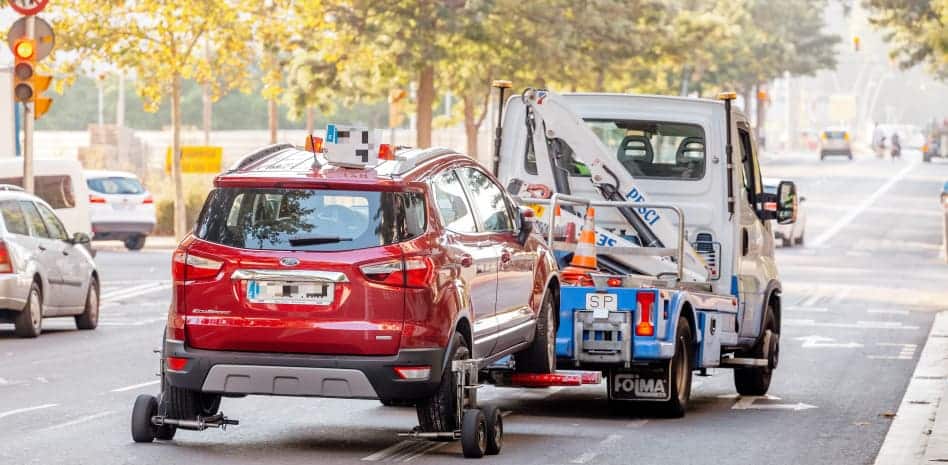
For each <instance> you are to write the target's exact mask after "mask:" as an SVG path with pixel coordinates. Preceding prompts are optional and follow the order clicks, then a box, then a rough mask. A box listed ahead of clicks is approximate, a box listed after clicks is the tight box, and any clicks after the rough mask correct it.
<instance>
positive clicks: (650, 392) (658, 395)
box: [609, 366, 671, 401]
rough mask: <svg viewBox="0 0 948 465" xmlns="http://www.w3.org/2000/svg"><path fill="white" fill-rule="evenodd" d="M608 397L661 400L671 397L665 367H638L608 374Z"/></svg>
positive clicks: (667, 373) (667, 372) (667, 371)
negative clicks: (633, 369) (628, 370)
mask: <svg viewBox="0 0 948 465" xmlns="http://www.w3.org/2000/svg"><path fill="white" fill-rule="evenodd" d="M609 376H610V377H611V379H610V383H609V386H610V390H609V398H610V399H619V400H651V401H662V400H668V399H670V398H671V384H670V382H671V380H670V378H669V370H668V368H666V367H660V366H659V367H640V368H637V369H636V370H635V371H633V372H622V371H614V372H612V373H611V374H610V375H609Z"/></svg>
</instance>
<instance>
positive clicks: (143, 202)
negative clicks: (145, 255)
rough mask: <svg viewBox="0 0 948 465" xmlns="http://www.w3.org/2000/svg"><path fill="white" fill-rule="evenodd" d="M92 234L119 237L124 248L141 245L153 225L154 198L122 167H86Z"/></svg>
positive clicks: (101, 236)
mask: <svg viewBox="0 0 948 465" xmlns="http://www.w3.org/2000/svg"><path fill="white" fill-rule="evenodd" d="M85 176H86V184H87V185H88V187H89V216H90V221H91V222H92V232H93V236H92V238H93V239H95V240H119V241H123V242H124V243H125V247H126V248H127V249H128V250H139V249H141V248H142V247H144V246H145V238H146V237H148V235H149V234H151V232H152V231H153V230H154V229H155V201H154V198H152V196H151V194H150V193H149V192H148V191H147V190H146V189H145V187H144V186H143V185H142V183H141V181H140V180H139V179H138V177H137V176H135V175H134V174H132V173H125V172H122V171H91V170H90V171H86V172H85Z"/></svg>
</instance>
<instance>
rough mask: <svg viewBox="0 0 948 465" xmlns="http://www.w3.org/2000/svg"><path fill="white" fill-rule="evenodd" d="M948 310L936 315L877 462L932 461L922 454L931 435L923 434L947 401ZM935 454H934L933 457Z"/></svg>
mask: <svg viewBox="0 0 948 465" xmlns="http://www.w3.org/2000/svg"><path fill="white" fill-rule="evenodd" d="M945 336H948V311H943V312H940V313H938V314H937V315H935V321H934V322H933V323H932V329H931V331H930V332H929V333H928V340H927V342H925V348H924V349H922V354H921V356H920V357H919V359H918V364H917V365H916V366H915V372H914V373H912V380H911V381H909V385H908V388H906V389H905V395H904V396H903V397H902V402H901V403H900V404H899V410H898V412H897V413H896V415H895V419H894V420H893V421H892V425H891V426H890V427H889V432H888V433H886V436H885V440H884V441H883V442H882V447H881V448H880V449H879V455H877V456H876V461H875V464H876V465H888V464H891V463H930V462H929V461H927V460H925V459H926V457H923V455H924V454H925V452H924V451H925V450H926V445H927V444H928V441H929V440H930V438H932V437H934V436H928V435H926V434H922V432H923V431H930V430H932V429H933V428H934V419H935V413H936V411H937V409H938V407H939V404H941V403H943V402H944V397H943V395H944V393H945V378H946V377H948V363H945V362H944V361H945V360H946V359H948V337H945ZM933 458H934V457H933Z"/></svg>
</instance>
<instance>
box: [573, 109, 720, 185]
mask: <svg viewBox="0 0 948 465" xmlns="http://www.w3.org/2000/svg"><path fill="white" fill-rule="evenodd" d="M586 123H587V124H589V127H590V128H592V130H593V132H594V133H596V136H598V137H599V140H601V141H602V143H603V144H605V146H606V147H607V148H609V149H610V150H611V151H612V153H615V154H616V158H617V159H618V160H619V163H621V164H622V166H624V167H625V169H626V170H627V171H628V172H629V174H631V175H632V176H635V177H640V178H654V179H674V180H682V179H685V180H698V179H701V178H703V177H704V170H705V159H706V156H705V147H704V140H705V139H704V130H703V129H702V128H701V126H698V125H693V124H681V123H663V122H655V121H631V120H612V119H587V120H586Z"/></svg>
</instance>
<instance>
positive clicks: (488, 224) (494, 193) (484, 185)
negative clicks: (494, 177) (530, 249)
mask: <svg viewBox="0 0 948 465" xmlns="http://www.w3.org/2000/svg"><path fill="white" fill-rule="evenodd" d="M458 176H460V177H461V179H462V180H463V181H464V187H465V188H466V189H467V192H468V194H470V196H471V203H472V204H473V205H474V208H476V209H477V214H478V218H480V223H479V225H480V227H481V229H482V230H484V231H491V232H499V231H512V230H513V221H512V220H511V218H510V209H509V208H508V206H507V200H506V199H504V192H503V190H501V188H500V186H498V185H497V184H494V181H491V180H490V178H488V177H487V175H486V174H484V173H481V172H480V171H478V170H476V169H474V168H462V169H460V170H458Z"/></svg>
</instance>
